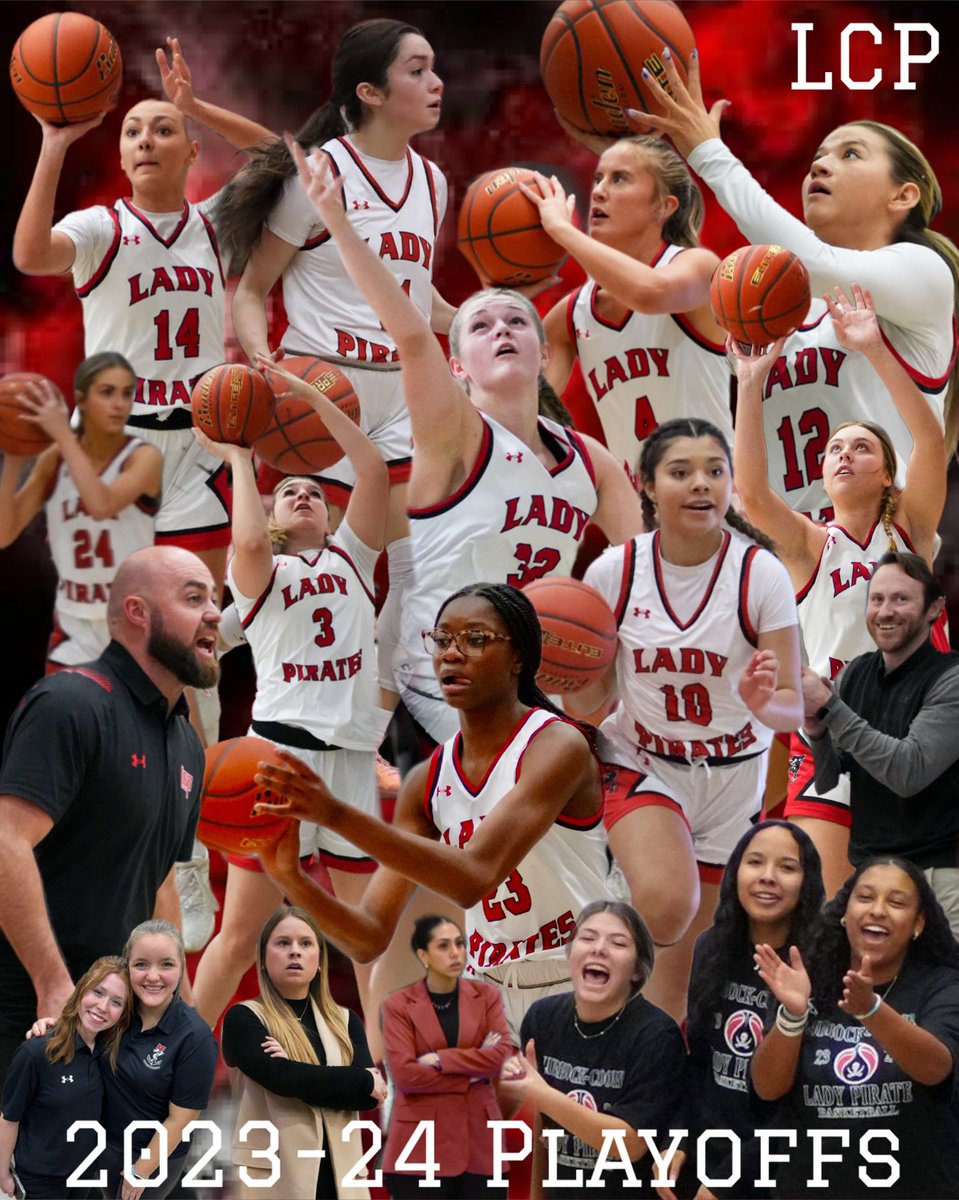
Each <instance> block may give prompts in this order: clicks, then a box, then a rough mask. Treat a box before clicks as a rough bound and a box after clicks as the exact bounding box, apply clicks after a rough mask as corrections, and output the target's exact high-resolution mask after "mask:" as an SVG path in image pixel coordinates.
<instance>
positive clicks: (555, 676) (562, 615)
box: [523, 575, 619, 692]
mask: <svg viewBox="0 0 959 1200" xmlns="http://www.w3.org/2000/svg"><path fill="white" fill-rule="evenodd" d="M523 591H524V592H525V593H526V595H527V596H528V597H529V599H530V601H531V603H532V605H533V607H534V608H535V609H536V615H537V616H538V617H539V623H540V625H541V626H542V629H543V658H542V662H541V663H540V668H539V674H538V675H537V676H536V680H537V682H538V683H539V685H540V687H541V688H542V689H543V691H545V692H578V691H579V689H580V688H583V687H585V686H586V685H587V684H588V683H595V682H596V681H597V679H598V678H599V676H600V675H602V673H603V672H604V671H605V670H606V669H607V667H608V666H609V665H610V663H612V662H613V660H614V659H615V658H616V648H617V645H618V641H619V639H618V636H617V632H616V618H615V617H614V616H613V613H612V610H611V609H610V607H609V605H608V604H607V603H606V601H605V600H604V599H603V597H602V596H601V595H600V594H599V592H597V591H596V589H595V588H591V587H590V586H589V584H586V583H580V582H579V580H577V579H567V578H565V577H563V576H556V575H551V576H550V577H549V578H548V579H536V580H534V581H533V582H532V583H530V584H528V585H527V586H526V587H525V588H524V589H523Z"/></svg>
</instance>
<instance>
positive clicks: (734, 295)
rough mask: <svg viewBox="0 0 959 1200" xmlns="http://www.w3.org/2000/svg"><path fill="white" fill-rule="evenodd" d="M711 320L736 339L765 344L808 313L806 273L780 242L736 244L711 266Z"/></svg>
mask: <svg viewBox="0 0 959 1200" xmlns="http://www.w3.org/2000/svg"><path fill="white" fill-rule="evenodd" d="M710 300H711V301H712V306H713V312H714V314H715V316H716V320H717V321H718V322H719V324H720V325H722V327H723V329H725V330H726V331H727V332H728V333H731V334H732V335H733V337H734V338H735V339H736V341H737V342H742V343H743V345H748V346H768V345H769V344H770V343H771V342H774V341H775V340H776V339H777V338H781V337H785V336H786V335H787V334H790V333H794V332H795V331H796V330H797V329H798V328H799V326H800V325H801V324H802V323H803V321H804V320H805V319H806V313H808V312H809V302H810V295H809V272H808V271H807V270H806V268H805V267H804V266H803V264H802V262H801V261H800V260H799V259H798V258H797V257H796V255H795V254H793V252H792V251H791V250H785V249H783V247H782V246H742V247H741V248H740V249H739V250H734V251H733V253H732V254H730V255H729V256H728V257H726V258H724V259H723V261H722V262H721V263H720V264H719V266H718V267H717V268H716V271H715V274H714V275H713V281H712V284H711V286H710Z"/></svg>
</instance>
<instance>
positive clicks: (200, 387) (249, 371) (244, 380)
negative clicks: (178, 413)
mask: <svg viewBox="0 0 959 1200" xmlns="http://www.w3.org/2000/svg"><path fill="white" fill-rule="evenodd" d="M190 403H191V404H192V406H193V424H194V425H196V427H197V428H198V429H202V430H203V432H204V433H205V434H206V435H207V437H211V438H212V439H213V440H214V441H215V442H232V443H233V445H235V446H252V445H253V442H254V440H255V439H256V438H258V437H259V436H260V434H261V433H263V431H264V430H265V429H266V427H267V426H268V425H269V423H270V420H271V418H272V416H273V389H272V388H271V387H270V385H269V384H268V383H267V381H266V380H265V379H264V377H263V376H262V375H261V374H260V372H259V371H254V370H253V368H252V367H246V366H243V365H242V364H241V363H223V364H221V365H220V366H218V367H211V368H210V370H209V371H207V373H206V374H205V375H201V376H200V378H199V379H198V380H197V381H196V386H195V387H194V389H193V394H192V396H191V397H190Z"/></svg>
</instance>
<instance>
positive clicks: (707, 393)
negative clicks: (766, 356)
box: [521, 137, 733, 479]
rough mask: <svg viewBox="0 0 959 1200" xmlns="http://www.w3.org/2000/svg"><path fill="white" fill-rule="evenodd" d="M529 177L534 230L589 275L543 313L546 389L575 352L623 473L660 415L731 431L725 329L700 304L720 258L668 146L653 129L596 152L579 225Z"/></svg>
mask: <svg viewBox="0 0 959 1200" xmlns="http://www.w3.org/2000/svg"><path fill="white" fill-rule="evenodd" d="M536 179H537V182H538V185H539V188H540V192H541V193H542V195H540V193H539V192H536V191H534V190H533V189H531V188H528V187H526V186H525V185H521V186H522V187H523V191H524V193H525V194H526V195H527V196H528V197H529V198H530V200H532V201H533V203H534V204H536V206H537V207H538V208H539V215H540V220H541V221H542V223H543V228H544V229H545V230H546V232H547V233H548V234H549V235H550V237H551V238H552V239H553V240H554V241H555V242H558V243H559V244H560V245H561V246H562V247H563V248H564V249H565V250H568V251H569V253H570V254H572V255H573V257H574V258H575V259H576V260H577V262H579V263H580V265H581V266H582V267H583V269H584V270H585V271H586V272H587V274H588V275H589V276H590V277H591V278H590V279H589V280H587V282H586V284H585V286H584V287H581V288H580V289H578V291H576V292H573V293H572V294H571V295H569V296H567V297H565V298H564V299H563V300H561V301H560V302H559V303H558V304H557V305H556V306H555V307H554V308H553V309H552V310H551V312H550V313H549V314H548V315H547V317H546V319H545V321H544V325H545V328H546V337H547V339H548V341H549V345H550V350H551V356H550V362H549V366H548V367H547V369H546V377H547V379H548V380H549V382H550V384H551V385H552V386H553V388H554V389H555V390H556V392H557V393H559V394H562V391H563V388H564V387H565V386H566V381H567V380H568V378H569V373H570V370H571V369H572V365H573V361H574V359H576V358H579V362H580V367H581V368H582V372H583V379H584V380H585V383H586V387H587V389H588V391H589V394H590V396H591V397H592V399H593V403H594V404H595V405H596V411H597V414H598V415H599V419H600V421H601V422H602V426H603V433H604V435H605V438H606V445H607V446H609V448H610V450H611V451H612V452H613V454H614V455H615V456H616V457H617V458H618V459H619V460H620V461H621V462H622V463H623V464H624V465H625V467H626V470H627V472H628V473H629V475H630V476H631V477H632V478H633V479H635V478H636V473H637V471H638V469H639V455H640V451H641V449H642V443H643V440H644V439H645V438H646V437H648V436H649V434H650V433H652V432H653V430H654V429H655V428H656V427H657V426H658V425H661V424H662V423H663V422H664V421H669V420H671V419H672V418H674V417H686V416H696V417H704V418H705V419H706V420H708V421H711V422H712V423H713V424H714V425H715V426H716V427H717V428H718V429H720V430H721V431H722V432H723V434H724V435H725V436H727V437H732V432H733V427H732V420H731V418H730V413H729V381H730V372H729V365H728V363H727V361H726V354H725V350H724V348H723V346H724V342H725V334H724V332H723V330H722V329H721V328H720V327H719V325H717V324H716V319H715V317H714V316H713V314H712V309H711V308H710V304H709V283H710V280H711V279H712V275H713V272H714V271H715V269H716V265H717V263H718V262H719V260H718V258H717V257H716V255H715V254H713V252H712V251H711V250H706V249H703V248H702V247H700V246H699V230H700V228H701V227H702V223H703V215H704V209H703V198H702V196H701V194H700V191H699V188H698V187H697V186H696V184H695V183H693V181H692V179H691V178H690V175H689V172H688V171H687V169H686V165H685V163H684V162H683V161H682V159H681V158H680V157H679V155H677V154H676V153H675V151H673V150H672V149H671V148H670V147H669V146H667V145H666V144H665V142H661V141H660V140H659V139H658V138H652V137H631V138H621V139H620V140H619V141H617V142H614V143H613V144H612V145H611V146H609V147H608V148H607V149H606V150H604V151H603V153H602V154H601V155H600V157H599V162H598V163H597V164H596V175H595V178H594V181H593V189H592V193H591V196H590V209H589V225H588V228H589V233H588V234H587V233H584V232H583V231H582V230H580V229H577V228H576V226H575V225H574V224H573V220H572V214H573V207H574V202H575V197H573V196H569V197H567V196H566V193H565V192H564V190H563V187H562V185H561V184H560V182H559V181H558V179H557V178H556V177H555V176H553V178H552V179H547V178H546V177H545V176H542V175H537V177H536Z"/></svg>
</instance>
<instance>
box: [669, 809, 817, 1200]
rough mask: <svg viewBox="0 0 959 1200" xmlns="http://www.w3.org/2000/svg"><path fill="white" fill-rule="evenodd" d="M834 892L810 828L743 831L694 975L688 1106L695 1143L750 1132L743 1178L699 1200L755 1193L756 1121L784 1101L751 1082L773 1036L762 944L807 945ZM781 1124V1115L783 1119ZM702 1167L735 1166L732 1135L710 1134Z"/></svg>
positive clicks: (711, 1173) (712, 1174) (783, 949)
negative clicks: (762, 1048) (764, 1095)
mask: <svg viewBox="0 0 959 1200" xmlns="http://www.w3.org/2000/svg"><path fill="white" fill-rule="evenodd" d="M823 899H824V894H823V881H822V869H821V867H820V862H819V855H818V854H817V853H816V848H815V846H814V845H813V844H812V841H811V840H810V838H809V835H808V834H806V833H804V832H803V830H802V829H800V828H799V827H798V826H796V825H792V824H790V823H789V822H787V821H764V822H763V823H762V824H760V825H756V826H754V827H753V828H752V829H750V830H749V832H748V833H746V834H744V835H743V837H741V838H740V840H739V843H738V845H737V846H736V848H735V850H734V851H733V853H732V857H731V858H730V860H729V862H728V863H727V865H726V870H725V871H724V873H723V879H722V883H721V885H720V889H719V907H718V908H717V909H716V917H715V920H714V921H713V925H712V927H711V928H710V929H707V930H706V931H705V933H703V934H701V935H700V937H699V938H698V940H697V942H696V950H695V954H694V956H693V970H692V975H691V978H690V984H689V1009H688V1011H689V1016H688V1018H687V1022H686V1037H687V1040H688V1042H689V1067H688V1080H687V1088H686V1094H687V1106H688V1120H689V1129H690V1146H692V1145H693V1144H694V1140H695V1138H696V1137H697V1136H698V1135H699V1134H700V1133H702V1132H703V1131H704V1130H707V1129H713V1130H724V1131H725V1130H728V1131H729V1132H730V1133H731V1134H734V1135H736V1136H738V1137H739V1138H740V1142H741V1154H742V1157H741V1160H740V1169H739V1178H738V1181H737V1182H733V1183H731V1184H730V1186H729V1187H727V1188H723V1189H722V1190H721V1191H720V1190H719V1189H718V1188H713V1189H710V1188H708V1187H707V1186H706V1185H705V1184H703V1185H702V1186H701V1190H700V1191H699V1192H697V1200H708V1197H709V1196H711V1195H713V1194H714V1193H716V1194H721V1195H723V1196H740V1195H751V1194H752V1193H753V1191H754V1189H753V1186H752V1181H753V1179H754V1178H755V1177H756V1171H755V1168H756V1166H757V1165H758V1160H755V1155H754V1154H753V1153H752V1151H754V1150H755V1149H756V1148H757V1143H756V1141H755V1138H754V1137H753V1130H754V1129H755V1128H756V1127H757V1125H766V1124H769V1123H770V1121H771V1120H772V1119H773V1117H774V1116H775V1113H776V1110H774V1109H770V1107H769V1106H764V1105H757V1103H756V1098H755V1095H754V1093H752V1092H751V1090H750V1087H749V1065H750V1062H751V1061H752V1056H753V1054H755V1052H756V1048H757V1047H758V1046H759V1044H760V1042H761V1041H762V1038H763V1029H764V1028H765V1026H766V1024H767V1021H766V1012H767V1008H768V1005H769V990H768V988H767V987H766V986H765V985H764V984H763V982H762V981H761V980H760V978H759V976H758V975H757V974H756V965H755V962H754V961H753V954H754V951H755V947H756V945H757V943H765V944H767V945H770V946H772V947H773V949H774V950H775V951H776V952H777V954H780V955H782V954H788V952H789V947H790V946H799V947H800V948H801V949H803V950H805V949H806V948H807V947H808V945H809V941H810V934H811V930H812V927H813V925H814V924H815V922H816V921H817V919H818V917H819V910H820V908H821V906H822V902H823ZM774 1123H775V1122H774ZM685 1157H686V1153H685V1152H682V1151H681V1152H679V1153H678V1154H677V1156H676V1159H677V1161H676V1164H675V1166H674V1167H673V1168H672V1169H671V1171H670V1174H671V1176H672V1177H673V1178H676V1177H677V1175H678V1172H679V1167H680V1165H681V1163H682V1160H683V1159H685ZM694 1166H695V1167H696V1169H697V1171H698V1173H699V1175H700V1176H702V1174H703V1171H702V1168H705V1174H706V1175H707V1177H708V1178H710V1179H723V1178H729V1177H730V1176H732V1175H734V1174H735V1171H734V1170H733V1167H732V1165H731V1158H730V1143H729V1142H728V1141H726V1140H724V1139H722V1138H716V1139H713V1140H711V1141H710V1142H708V1143H707V1148H706V1150H705V1152H704V1158H703V1160H702V1161H701V1162H699V1163H695V1164H694V1163H692V1162H690V1163H689V1166H688V1168H687V1173H689V1174H691V1172H692V1168H693V1167H694Z"/></svg>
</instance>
